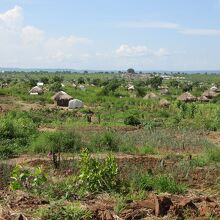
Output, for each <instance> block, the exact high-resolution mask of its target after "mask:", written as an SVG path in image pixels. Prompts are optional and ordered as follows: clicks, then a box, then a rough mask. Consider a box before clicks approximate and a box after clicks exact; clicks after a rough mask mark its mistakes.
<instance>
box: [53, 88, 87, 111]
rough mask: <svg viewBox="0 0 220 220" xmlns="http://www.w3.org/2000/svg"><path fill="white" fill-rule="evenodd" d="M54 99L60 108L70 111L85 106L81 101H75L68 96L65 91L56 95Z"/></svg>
mask: <svg viewBox="0 0 220 220" xmlns="http://www.w3.org/2000/svg"><path fill="white" fill-rule="evenodd" d="M52 99H53V100H54V101H55V102H56V103H57V105H58V106H63V107H68V108H69V109H75V108H82V107H83V106H84V104H83V102H82V101H81V100H79V99H73V97H72V96H70V95H68V94H67V93H66V92H64V91H60V92H58V93H56V94H55V95H54V96H53V97H52Z"/></svg>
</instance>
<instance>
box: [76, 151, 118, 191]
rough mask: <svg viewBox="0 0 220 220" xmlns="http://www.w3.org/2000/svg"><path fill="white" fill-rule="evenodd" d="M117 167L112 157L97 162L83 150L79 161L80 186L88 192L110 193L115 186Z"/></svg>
mask: <svg viewBox="0 0 220 220" xmlns="http://www.w3.org/2000/svg"><path fill="white" fill-rule="evenodd" d="M117 175H118V166H117V163H116V161H115V159H114V158H113V157H112V156H108V157H107V158H106V159H103V160H98V159H95V158H92V157H91V156H90V155H89V153H88V150H87V149H86V150H83V152H82V153H81V161H80V175H79V183H80V186H81V187H83V188H85V189H86V190H88V191H90V192H100V191H110V190H113V189H115V188H116V186H117Z"/></svg>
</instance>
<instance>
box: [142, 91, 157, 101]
mask: <svg viewBox="0 0 220 220" xmlns="http://www.w3.org/2000/svg"><path fill="white" fill-rule="evenodd" d="M157 98H158V96H157V95H156V94H155V93H153V92H150V93H148V94H147V95H145V96H144V99H146V100H147V99H157Z"/></svg>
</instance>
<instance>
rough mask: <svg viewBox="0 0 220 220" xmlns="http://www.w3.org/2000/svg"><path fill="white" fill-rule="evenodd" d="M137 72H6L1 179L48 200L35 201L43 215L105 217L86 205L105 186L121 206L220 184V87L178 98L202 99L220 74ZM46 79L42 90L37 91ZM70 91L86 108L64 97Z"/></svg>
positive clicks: (0, 113)
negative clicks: (211, 93)
mask: <svg viewBox="0 0 220 220" xmlns="http://www.w3.org/2000/svg"><path fill="white" fill-rule="evenodd" d="M128 73H129V75H126V74H125V75H124V74H122V73H121V72H120V73H118V74H116V73H108V74H107V73H94V74H90V73H88V72H85V73H70V72H56V73H48V72H33V73H22V72H20V73H18V72H6V73H2V74H1V76H0V85H2V86H1V87H0V160H1V161H0V186H1V188H4V189H7V188H10V189H11V190H10V193H16V191H25V193H27V194H30V195H31V196H33V197H35V196H36V197H40V198H42V199H43V200H45V201H47V203H48V204H45V207H44V208H39V209H38V208H36V209H37V210H35V211H36V213H35V215H36V216H37V217H38V218H40V219H92V218H96V217H97V216H93V215H94V213H91V212H90V211H88V204H87V205H85V204H86V201H87V200H90V198H92V199H97V198H100V197H102V196H103V195H104V196H106V197H108V198H109V200H111V202H112V201H113V202H112V203H114V204H113V206H112V208H111V211H113V210H114V212H115V213H117V214H118V215H120V213H121V212H122V210H124V209H126V207H127V204H129V203H131V202H133V201H138V200H144V199H147V198H148V196H149V194H151V193H152V194H153V193H156V194H158V196H159V195H160V194H161V193H170V194H171V196H172V194H182V195H184V194H185V193H186V194H187V193H188V189H190V193H191V191H193V190H194V188H193V186H194V185H195V186H196V187H197V189H198V188H199V186H198V184H200V181H201V182H203V180H204V181H207V183H206V182H205V184H209V186H210V192H211V193H212V190H215V189H216V188H218V187H219V186H218V185H219V184H218V185H217V184H216V182H217V181H218V180H213V179H212V178H215V174H216V173H217V171H216V170H217V169H218V167H219V164H220V149H219V146H218V144H219V140H220V139H219V137H218V132H219V130H220V105H219V104H220V95H219V92H216V93H217V95H215V97H212V98H210V99H209V100H208V101H207V100H205V99H204V100H205V101H203V100H202V99H199V100H195V101H193V102H189V101H183V100H182V101H181V100H178V97H179V96H180V95H181V94H182V93H183V92H190V93H191V94H192V95H193V96H196V97H200V98H201V96H202V94H203V92H204V91H206V90H207V89H210V88H211V87H213V86H214V85H215V86H217V87H219V86H220V76H219V75H216V74H212V75H208V76H207V75H205V74H204V75H202V74H195V75H186V74H180V73H178V74H172V75H169V74H164V75H163V76H162V75H161V74H157V73H151V74H137V73H135V71H134V70H133V69H129V70H128ZM165 76H166V77H165ZM37 82H43V83H44V85H43V94H41V95H30V94H29V91H30V89H31V88H32V87H33V86H36V83H37ZM6 83H7V84H6ZM82 86H83V87H82ZM129 87H130V89H129ZM61 90H62V91H64V92H66V93H67V94H68V95H70V96H71V97H73V98H74V99H79V100H82V101H83V103H84V107H83V108H79V109H78V108H76V109H68V107H63V106H62V107H61V106H58V105H57V103H56V102H55V101H54V100H52V96H53V95H54V94H55V93H56V92H58V91H61ZM154 94H155V95H154ZM151 95H152V97H151ZM163 100H167V101H168V103H169V105H163V104H161V101H163ZM3 160H4V161H3ZM16 163H19V164H20V165H16ZM39 165H40V166H39ZM10 173H11V176H10ZM212 173H213V175H212ZM217 174H218V173H217ZM209 178H210V180H209ZM198 180H199V181H198ZM205 184H204V185H205ZM150 192H151V193H150ZM0 203H1V201H0ZM30 212H31V215H32V214H33V212H32V211H30Z"/></svg>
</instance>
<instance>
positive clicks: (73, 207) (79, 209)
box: [36, 202, 92, 220]
mask: <svg viewBox="0 0 220 220" xmlns="http://www.w3.org/2000/svg"><path fill="white" fill-rule="evenodd" d="M36 216H38V217H40V218H41V219H45V220H46V219H47V220H63V219H65V220H73V219H74V220H82V219H92V213H91V212H90V211H89V210H87V209H85V208H84V207H83V206H81V205H80V204H79V203H72V204H64V203H63V202H54V203H52V204H51V205H50V207H48V208H44V209H40V210H38V211H37V212H36Z"/></svg>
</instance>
